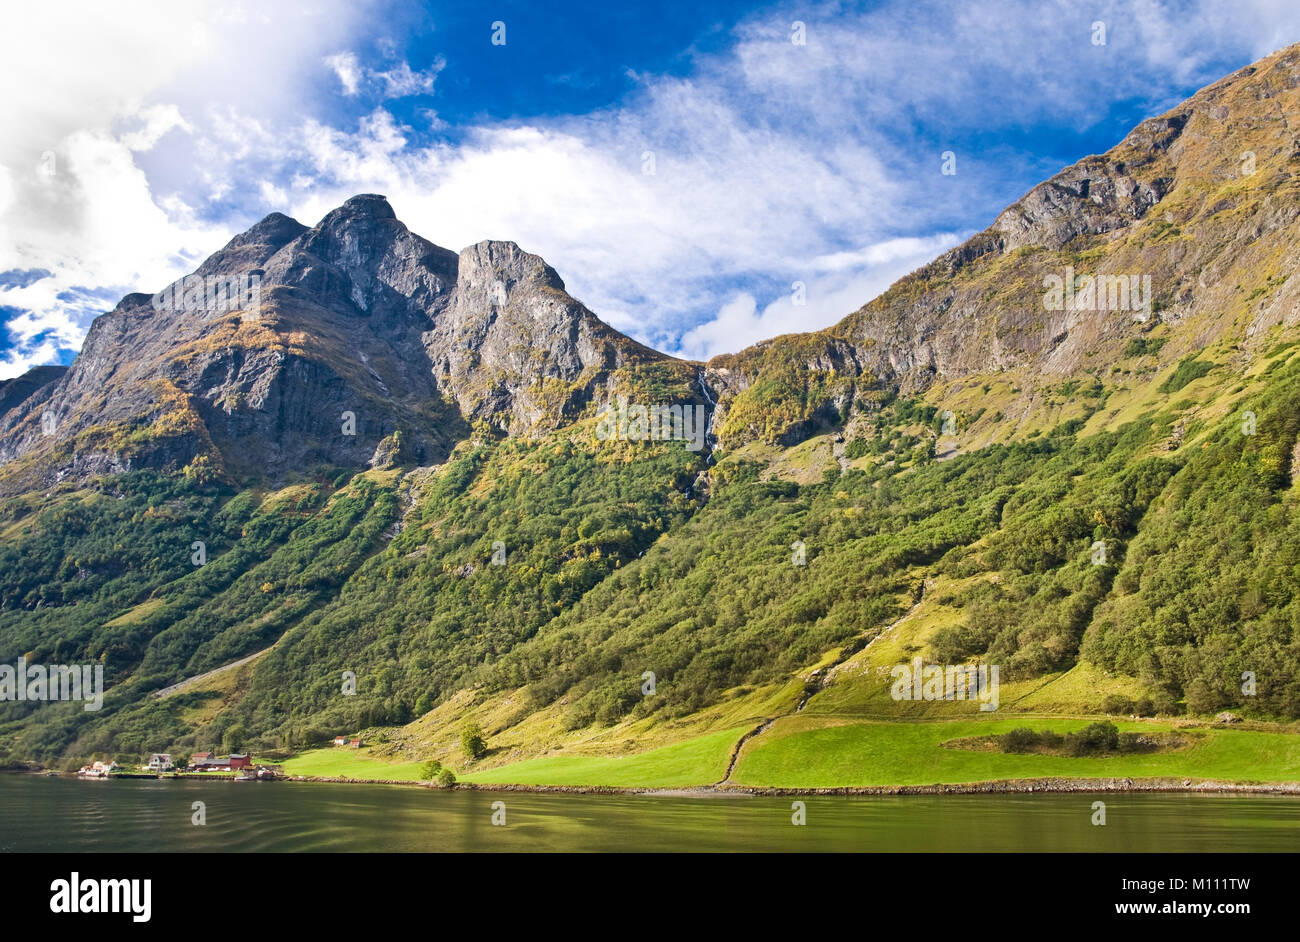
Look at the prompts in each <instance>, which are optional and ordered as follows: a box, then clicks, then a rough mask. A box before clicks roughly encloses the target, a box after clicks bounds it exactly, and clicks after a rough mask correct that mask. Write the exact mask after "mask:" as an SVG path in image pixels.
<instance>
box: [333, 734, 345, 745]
mask: <svg viewBox="0 0 1300 942" xmlns="http://www.w3.org/2000/svg"><path fill="white" fill-rule="evenodd" d="M347 744H348V737H346V736H335V737H334V745H336V746H346V745H347Z"/></svg>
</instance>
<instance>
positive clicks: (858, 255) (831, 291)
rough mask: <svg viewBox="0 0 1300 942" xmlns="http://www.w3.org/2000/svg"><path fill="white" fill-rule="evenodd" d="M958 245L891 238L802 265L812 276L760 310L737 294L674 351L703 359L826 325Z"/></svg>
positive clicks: (948, 240) (951, 237)
mask: <svg viewBox="0 0 1300 942" xmlns="http://www.w3.org/2000/svg"><path fill="white" fill-rule="evenodd" d="M958 242H960V238H959V237H958V236H957V235H956V234H954V233H941V234H938V235H934V236H930V237H927V238H906V239H890V240H888V241H885V242H880V243H876V244H875V245H869V246H866V247H865V248H863V249H860V250H858V251H855V252H839V253H835V254H833V255H828V256H822V257H820V258H816V259H812V260H811V261H810V262H809V263H807V264H804V265H802V266H801V267H802V268H803V269H804V270H806V271H809V272H816V273H817V274H816V275H813V276H810V277H808V278H807V280H806V281H803V280H800V281H795V282H791V283H790V286H789V290H788V291H786V292H784V293H782V294H780V295H779V296H778V297H776V298H775V299H774V300H772V301H770V302H769V303H768V304H767V305H766V306H765V307H764V308H763V309H762V310H761V311H760V310H759V309H758V302H757V301H756V300H755V298H754V296H753V295H752V294H751V293H749V292H740V293H738V294H736V295H735V296H733V297H732V298H731V299H730V300H728V301H727V302H726V303H725V304H723V305H722V307H721V308H720V309H719V311H718V314H717V316H716V317H715V318H713V319H712V320H708V321H705V322H704V323H702V324H699V325H698V326H696V327H693V328H691V329H690V330H688V331H687V332H686V333H685V334H683V335H682V339H681V343H680V345H679V347H678V349H676V350H673V351H672V352H674V353H677V354H678V355H680V356H684V357H688V358H690V359H695V360H707V359H709V358H710V357H713V356H717V355H718V354H719V353H733V352H735V351H736V350H740V349H743V348H744V347H747V346H749V345H750V344H754V343H757V342H758V341H760V340H766V339H768V338H770V337H776V336H779V335H780V334H789V333H795V332H802V331H810V330H821V329H822V328H825V327H830V326H831V325H832V324H835V323H836V322H838V321H839V320H841V319H842V318H843V317H844V316H845V315H847V314H851V313H853V312H854V311H856V310H857V309H858V308H860V307H862V305H863V304H865V303H866V302H867V301H869V300H871V299H872V298H874V297H876V296H877V295H879V294H881V293H883V292H884V291H885V290H886V289H887V288H888V287H889V286H890V285H892V284H893V283H894V282H895V281H897V280H898V279H899V278H901V277H903V276H904V275H906V274H908V273H909V272H912V271H915V270H916V269H917V268H920V267H921V266H922V265H924V264H925V263H926V262H929V261H930V260H932V259H933V258H934V257H935V256H936V255H939V254H940V253H942V252H943V251H945V250H947V249H949V248H952V246H954V245H957V244H958Z"/></svg>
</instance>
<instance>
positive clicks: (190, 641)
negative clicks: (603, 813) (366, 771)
mask: <svg viewBox="0 0 1300 942" xmlns="http://www.w3.org/2000/svg"><path fill="white" fill-rule="evenodd" d="M1298 110H1300V47H1291V48H1288V49H1285V50H1282V51H1280V52H1278V53H1275V54H1274V55H1272V56H1270V57H1268V58H1266V59H1264V60H1261V61H1260V62H1258V63H1256V64H1255V65H1252V66H1250V67H1249V68H1246V69H1243V70H1241V71H1240V72H1238V73H1236V74H1234V75H1232V76H1229V77H1227V78H1225V79H1223V80H1222V81H1220V82H1217V83H1215V84H1213V85H1211V86H1209V87H1208V88H1206V89H1204V90H1202V91H1201V92H1199V93H1197V94H1196V95H1195V96H1193V97H1192V98H1190V99H1189V100H1188V101H1186V102H1184V103H1182V104H1180V105H1178V106H1177V107H1176V108H1174V109H1172V110H1171V111H1169V112H1168V113H1166V114H1164V115H1160V116H1157V117H1153V118H1151V119H1149V120H1147V121H1144V122H1143V123H1142V124H1140V125H1139V126H1138V127H1137V128H1135V129H1134V130H1133V131H1132V132H1131V133H1130V134H1129V135H1127V136H1126V137H1125V138H1124V140H1123V141H1121V142H1120V143H1119V144H1118V145H1117V146H1116V147H1115V148H1113V149H1112V150H1111V151H1109V152H1107V153H1106V154H1104V155H1100V156H1090V157H1086V158H1084V159H1083V160H1081V161H1079V162H1078V163H1077V164H1075V165H1073V166H1072V167H1069V168H1067V169H1065V170H1063V171H1062V172H1061V173H1060V174H1057V175H1056V176H1055V177H1053V178H1052V179H1050V180H1048V181H1046V182H1044V183H1042V184H1040V185H1038V186H1036V187H1034V188H1033V189H1032V190H1030V192H1029V193H1027V194H1025V195H1024V196H1023V197H1022V198H1021V199H1020V200H1018V201H1017V202H1016V203H1014V204H1012V205H1011V206H1009V207H1007V208H1006V209H1005V210H1004V211H1003V212H1001V213H1000V214H999V215H998V216H997V217H996V218H995V219H994V221H993V223H992V224H991V225H990V226H989V228H988V229H986V230H985V231H983V232H981V233H979V234H977V235H975V236H974V237H972V238H971V239H969V240H968V241H967V242H966V243H964V244H963V245H961V246H959V247H957V248H955V249H953V250H951V251H950V252H947V253H945V254H944V255H943V256H941V257H940V258H938V259H936V260H935V261H934V262H932V263H930V264H929V265H926V266H924V267H923V268H921V269H919V270H918V271H916V272H914V273H912V274H911V275H909V276H907V277H905V278H903V279H901V280H900V281H899V282H897V283H896V284H895V285H893V286H892V287H891V288H890V289H889V290H888V291H887V292H885V294H883V295H882V296H880V297H878V298H876V299H874V300H872V301H870V302H869V303H867V304H866V305H864V306H863V307H862V308H860V309H859V310H857V311H855V312H852V313H850V314H849V315H848V316H847V317H845V318H844V319H843V320H842V321H840V322H839V323H838V324H836V325H834V326H832V327H830V328H827V329H826V330H823V331H818V332H814V333H807V334H796V335H788V336H783V337H777V338H774V339H772V340H769V341H765V342H763V343H761V344H757V345H755V346H753V347H750V348H748V349H746V350H742V351H740V352H739V353H736V354H731V355H726V356H720V357H715V358H714V359H712V360H711V361H709V362H708V363H691V362H686V361H682V360H677V359H674V358H672V357H668V356H665V355H663V354H660V353H657V352H655V351H653V350H650V349H649V348H647V347H645V346H643V345H641V344H638V343H636V342H635V341H633V340H631V339H629V338H627V337H625V336H623V335H622V334H620V333H618V332H617V331H615V330H613V329H612V328H610V327H609V326H607V325H605V324H604V323H602V322H601V321H600V320H599V318H598V317H597V316H596V315H595V314H593V313H592V312H591V311H589V310H588V309H587V308H586V307H584V306H583V305H582V304H581V302H579V301H578V300H576V299H574V298H572V297H571V296H570V295H569V294H568V293H567V292H566V291H565V288H564V283H563V281H562V280H561V279H560V277H559V275H558V274H557V273H556V272H555V270H554V269H552V268H551V267H550V266H549V265H547V264H546V263H545V262H544V261H543V260H542V259H540V258H538V257H537V256H535V255H530V254H528V253H526V252H524V251H522V250H521V249H520V248H519V247H518V246H516V245H514V244H513V243H509V242H483V243H480V244H478V245H475V246H471V247H469V248H467V249H465V250H464V251H462V252H461V253H459V254H456V253H453V252H450V251H448V250H445V249H441V248H438V247H437V246H435V245H433V244H432V243H430V242H427V241H425V240H424V239H423V238H421V237H420V236H417V235H415V234H413V233H411V232H410V231H409V230H408V229H407V228H406V227H405V226H404V225H402V223H401V222H399V221H398V220H397V219H396V218H395V215H394V213H393V210H392V209H391V207H390V206H389V205H388V203H387V202H386V201H385V200H384V199H383V198H382V197H379V196H374V195H364V196H357V197H354V198H353V199H351V200H349V201H348V202H347V203H345V204H344V205H343V206H341V207H339V208H338V209H336V210H334V211H333V212H331V213H329V214H328V215H326V217H325V218H324V219H322V220H321V221H320V223H319V224H318V225H317V226H316V227H315V228H311V229H308V228H306V227H305V226H303V225H302V224H300V223H298V222H295V221H294V220H291V219H288V218H287V217H284V216H281V215H278V214H273V215H271V216H268V217H267V218H266V219H264V220H263V221H262V222H260V223H258V224H257V225H256V226H254V227H253V228H252V229H250V230H249V231H248V232H246V233H244V234H242V235H240V236H237V237H236V238H235V239H233V240H232V241H231V242H230V243H229V244H228V245H227V246H226V247H225V248H223V249H222V250H221V251H220V252H218V253H216V254H215V255H213V256H212V257H211V258H209V259H208V260H207V261H205V262H204V263H203V265H202V266H200V268H199V269H197V270H196V272H195V273H194V274H193V275H192V276H188V277H187V278H186V279H182V280H181V281H180V282H178V283H177V284H176V285H172V286H168V287H167V288H164V289H163V290H162V291H160V292H158V294H156V295H145V294H136V295H129V296H128V297H127V298H124V299H123V300H122V302H121V303H120V304H119V305H118V306H117V308H116V309H114V310H113V311H111V312H109V313H107V314H105V315H103V316H102V317H100V318H99V319H97V320H96V321H95V323H94V325H93V327H92V329H91V331H90V334H89V336H88V338H87V341H86V344H85V347H84V349H83V350H82V352H81V354H79V355H78V357H77V359H76V360H75V361H74V362H73V364H72V365H71V366H70V367H69V368H67V369H66V370H63V369H60V368H47V367H43V368H40V369H39V370H36V371H33V372H32V373H30V374H28V375H26V376H24V377H21V378H19V379H17V380H11V381H9V382H7V383H5V384H3V385H0V407H2V409H3V411H0V495H3V496H2V497H0V664H3V663H6V662H11V661H15V660H16V659H17V658H18V657H19V656H24V657H26V658H27V659H28V661H29V662H33V663H35V662H42V661H43V662H48V663H95V664H100V665H103V666H104V668H105V676H106V679H107V682H108V684H109V690H108V692H107V695H106V697H105V701H104V709H103V710H102V711H98V712H93V713H92V712H86V711H83V710H81V709H79V708H78V706H77V705H74V704H43V705H38V704H33V703H9V704H5V705H3V706H0V761H2V760H4V759H6V758H7V759H8V760H10V761H18V760H22V759H39V760H43V761H57V762H76V761H79V760H81V759H83V758H85V757H87V756H90V755H92V754H95V755H100V754H113V755H120V756H124V757H126V758H131V757H133V756H136V755H139V754H142V753H147V752H149V751H156V750H164V749H170V750H173V751H178V752H179V751H183V750H186V749H191V748H193V749H198V748H222V747H225V748H235V747H248V748H256V749H258V750H262V751H274V750H280V751H281V752H284V753H289V752H297V751H301V750H302V749H304V748H307V747H310V746H313V745H315V744H318V743H320V742H321V741H322V740H324V739H325V738H326V737H327V735H333V734H334V733H336V732H338V731H348V732H356V731H358V730H363V729H367V730H370V731H371V733H370V735H371V736H373V737H378V738H379V739H380V740H381V744H380V746H379V747H377V750H378V753H379V754H380V755H382V756H387V757H388V758H390V759H393V760H397V759H402V760H409V759H412V758H420V759H425V758H437V759H439V760H440V761H443V762H446V763H449V764H451V763H455V764H456V765H457V767H458V769H459V770H460V772H462V773H465V772H468V773H469V774H471V775H476V776H479V779H478V780H481V781H546V782H571V783H576V784H589V783H590V782H589V781H587V780H584V779H582V778H581V776H582V775H584V774H587V773H585V772H580V771H574V770H578V769H591V768H593V767H594V766H593V765H592V763H593V762H594V761H595V760H596V759H597V758H599V759H600V760H601V761H604V760H605V759H608V760H609V761H611V762H613V761H615V758H616V757H621V756H624V755H628V756H630V755H633V754H635V755H637V756H641V755H642V754H647V755H648V754H649V751H653V750H654V749H655V748H657V747H661V748H662V749H663V750H667V752H666V753H663V755H664V756H665V761H666V763H667V765H666V766H665V767H667V768H671V769H677V770H678V771H680V770H681V769H683V768H685V767H686V766H687V765H690V768H691V771H690V772H689V774H687V773H685V772H682V773H681V777H676V778H674V777H671V776H669V777H668V778H665V779H655V780H656V781H664V782H666V783H668V784H673V785H681V784H699V783H701V782H703V781H706V780H707V781H716V780H721V779H726V780H727V781H743V782H748V783H755V784H772V783H774V782H780V781H794V780H795V779H796V778H797V776H795V777H793V778H792V777H791V776H792V775H793V773H791V772H790V770H791V769H794V768H798V769H803V768H821V766H818V764H817V763H819V762H824V763H829V765H827V768H828V769H830V770H829V771H826V772H825V776H824V780H819V781H818V782H817V784H826V783H827V782H829V781H831V780H834V781H835V782H836V783H839V784H861V783H862V782H864V781H866V780H867V778H869V775H870V773H868V772H866V771H862V770H860V769H858V768H857V767H856V766H854V765H853V763H854V762H857V761H858V759H856V758H854V757H855V756H859V755H860V754H862V755H866V754H871V749H870V748H868V747H867V746H866V745H864V742H865V740H863V741H861V742H860V741H859V740H858V739H853V737H859V738H861V737H867V738H869V737H870V736H871V735H874V734H875V733H874V732H873V731H876V730H878V729H879V728H880V724H882V723H885V724H887V723H889V722H892V721H893V720H896V719H901V720H912V719H916V718H920V717H924V718H928V719H935V720H943V721H945V722H948V721H951V722H954V723H956V722H958V720H961V721H962V722H967V723H969V722H970V719H969V716H967V715H964V714H962V712H961V711H962V710H963V709H966V708H968V707H969V704H968V703H963V702H960V701H956V702H953V701H948V702H944V701H938V702H918V701H900V700H898V699H897V698H895V697H893V696H891V694H890V683H889V678H890V675H891V671H892V670H893V668H894V667H896V666H897V665H899V664H901V663H907V662H909V661H910V659H912V658H914V657H921V658H923V659H924V660H926V661H927V662H933V663H939V664H948V665H959V664H975V663H981V664H985V665H988V664H994V665H998V666H999V667H1000V668H1001V671H1002V674H1001V676H1002V683H1003V689H1002V695H1001V707H1000V710H1001V711H1002V713H1000V714H999V716H1006V715H1007V714H1011V715H1015V714H1017V713H1025V714H1030V715H1033V716H1041V715H1043V714H1049V715H1051V714H1059V715H1062V716H1077V715H1081V714H1098V715H1100V714H1102V713H1114V712H1117V711H1118V710H1121V709H1122V710H1123V712H1124V713H1125V714H1126V715H1129V714H1132V715H1140V716H1150V717H1152V719H1151V720H1150V722H1151V723H1153V724H1161V723H1163V724H1165V726H1161V727H1159V728H1160V729H1161V730H1166V729H1173V728H1174V727H1173V726H1171V725H1170V724H1173V723H1175V722H1179V723H1185V722H1199V721H1200V720H1198V719H1197V718H1198V717H1199V718H1201V719H1205V718H1208V717H1212V716H1213V715H1214V714H1215V713H1216V712H1217V711H1221V710H1232V711H1234V712H1235V713H1236V714H1237V715H1245V716H1247V717H1248V718H1249V720H1250V722H1251V723H1252V724H1256V725H1255V731H1254V732H1252V733H1250V734H1249V735H1255V734H1256V733H1258V735H1260V736H1265V735H1269V736H1271V735H1277V736H1283V735H1284V734H1285V736H1286V737H1287V738H1286V740H1285V741H1286V742H1287V743H1290V742H1291V741H1292V737H1291V733H1293V732H1294V727H1293V726H1292V725H1288V724H1291V723H1292V721H1293V720H1295V719H1296V718H1297V717H1300V575H1298V574H1300V555H1297V553H1300V550H1297V547H1300V530H1298V529H1297V527H1300V525H1298V524H1296V523H1294V520H1295V519H1296V518H1295V514H1294V511H1295V509H1296V502H1297V500H1300V485H1297V483H1296V478H1297V477H1298V476H1300V475H1297V471H1298V470H1300V463H1298V462H1300V331H1298V330H1297V327H1298V322H1300V279H1297V278H1296V277H1295V275H1296V271H1297V268H1298V266H1300V258H1298V257H1297V245H1300V238H1297V237H1298V236H1300V232H1298V231H1297V219H1298V218H1300V182H1298V180H1300V176H1298V175H1300V137H1298V133H1300V132H1296V131H1295V130H1294V129H1293V128H1292V126H1291V123H1290V119H1291V116H1292V115H1294V114H1295V113H1297V111H1298ZM214 283H216V284H220V285H225V286H227V287H228V286H230V285H232V284H233V285H235V286H236V289H235V290H234V291H233V300H232V294H231V293H230V292H227V294H226V295H224V296H223V297H224V300H223V301H222V303H218V304H215V305H214V304H212V303H211V297H210V293H211V292H210V286H211V285H212V284H214ZM200 289H202V291H200ZM200 294H201V295H202V299H200V297H199V295H200ZM626 403H631V404H632V406H634V407H635V406H636V405H638V404H639V405H646V406H648V405H656V404H674V405H676V406H680V407H683V408H694V407H701V408H704V409H707V410H708V411H709V413H710V418H709V435H708V437H707V439H706V441H705V443H704V447H703V448H698V449H697V448H692V447H689V446H690V443H689V442H687V443H683V442H681V441H678V440H675V437H674V436H667V437H656V436H644V435H632V434H615V435H612V436H611V435H609V434H607V432H608V427H607V425H605V424H604V423H607V422H608V414H607V413H606V412H605V411H604V410H605V409H606V407H608V406H611V405H614V406H619V407H620V408H621V407H622V405H623V404H626ZM348 414H350V415H351V417H352V420H353V421H354V428H353V431H354V432H355V434H348V432H347V429H348V418H347V416H348ZM676 437H680V436H676ZM344 677H351V678H352V681H351V682H353V683H355V687H354V689H352V690H348V689H346V684H341V683H340V679H341V678H344ZM1246 678H1249V680H1247V679H1246ZM1181 717H1187V719H1177V720H1176V719H1175V718H1181ZM467 722H470V723H475V724H478V725H479V726H481V728H482V730H483V731H484V733H485V734H486V736H487V739H488V741H489V743H490V744H491V748H490V750H489V752H488V753H487V754H486V755H484V756H480V757H476V758H473V759H470V760H465V758H464V757H463V756H462V755H461V754H460V747H459V732H460V729H461V728H462V726H463V725H464V724H465V723H467ZM998 722H1002V720H1000V719H999V720H998ZM1008 728H1009V727H1008ZM1180 728H1181V727H1180ZM954 729H955V727H954ZM998 729H999V730H1001V729H1002V727H998ZM962 730H964V731H961V732H960V733H954V734H953V735H952V736H949V737H948V738H949V739H954V740H956V739H959V738H961V737H963V736H968V735H969V731H968V730H966V727H964V726H963V727H962ZM1162 735H1163V733H1162ZM1233 735H1240V736H1246V735H1248V734H1246V733H1234V734H1233ZM837 737H839V738H837ZM845 737H847V738H845ZM850 741H852V742H854V743H857V745H854V746H853V747H852V748H850V747H849V746H844V745H843V743H847V742H850ZM1243 741H1244V740H1243ZM837 742H839V743H841V746H839V747H837V746H835V743H837ZM1261 742H1262V740H1261ZM1269 742H1272V740H1270V741H1269ZM859 746H861V747H862V748H861V749H859ZM1261 748H1263V747H1262V746H1261ZM1270 748H1272V747H1270ZM1286 748H1288V749H1290V748H1291V747H1290V746H1289V745H1287V746H1286ZM844 750H848V751H847V752H846V751H844ZM655 754H656V755H658V754H660V753H658V752H656V753H655ZM1196 754H1204V753H1196ZM1288 754H1289V753H1288ZM674 756H676V757H677V758H672V757H674ZM683 757H685V758H683ZM823 757H824V758H823ZM688 758H689V760H690V761H689V763H688V762H687V759H688ZM638 761H641V760H640V759H638ZM646 761H649V760H646ZM918 761H922V760H918ZM926 761H928V760H926ZM1179 761H1182V760H1179ZM566 762H572V763H574V764H571V765H567V766H566V765H565V764H564V763H566ZM539 763H540V764H539ZM691 763H694V764H691ZM835 763H839V765H835ZM922 765H923V766H924V761H922ZM830 766H834V768H833V769H831V768H830ZM625 767H626V768H641V767H644V766H638V765H636V764H635V763H629V764H628V765H627V766H625ZM566 769H567V770H568V771H566ZM846 769H847V770H848V771H845V770H846ZM1179 769H1180V774H1181V769H1182V767H1179ZM810 774H812V773H810ZM816 774H817V775H822V773H821V772H818V773H816ZM673 775H677V772H674V773H673ZM539 776H542V777H540V778H539ZM546 776H552V777H550V778H547V777H546ZM566 776H568V777H567V778H566ZM701 776H703V778H701ZM709 776H713V778H709ZM783 776H784V777H783ZM381 777H382V776H381ZM619 780H620V781H622V780H623V779H619ZM799 780H800V781H803V780H802V779H799ZM628 781H631V780H630V779H628ZM632 783H633V784H639V783H641V782H640V781H639V780H638V781H637V782H632Z"/></svg>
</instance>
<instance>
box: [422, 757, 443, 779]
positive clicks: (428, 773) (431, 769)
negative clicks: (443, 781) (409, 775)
mask: <svg viewBox="0 0 1300 942" xmlns="http://www.w3.org/2000/svg"><path fill="white" fill-rule="evenodd" d="M441 771H442V763H441V762H439V761H438V760H437V759H430V760H429V761H428V762H426V763H424V764H423V765H422V766H420V777H421V778H423V779H424V780H425V781H428V782H432V781H433V780H434V779H435V778H437V777H438V773H439V772H441Z"/></svg>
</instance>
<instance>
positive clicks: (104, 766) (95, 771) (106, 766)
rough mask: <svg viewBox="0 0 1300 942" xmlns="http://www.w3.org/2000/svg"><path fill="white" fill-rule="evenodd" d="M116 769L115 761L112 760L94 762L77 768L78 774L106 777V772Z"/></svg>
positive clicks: (89, 776) (88, 776)
mask: <svg viewBox="0 0 1300 942" xmlns="http://www.w3.org/2000/svg"><path fill="white" fill-rule="evenodd" d="M116 771H117V763H116V762H113V761H111V760H110V761H108V762H98V761H97V762H95V763H94V764H92V765H83V766H82V767H81V768H80V769H78V770H77V774H78V775H83V776H85V777H86V778H108V773H110V772H116Z"/></svg>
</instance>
